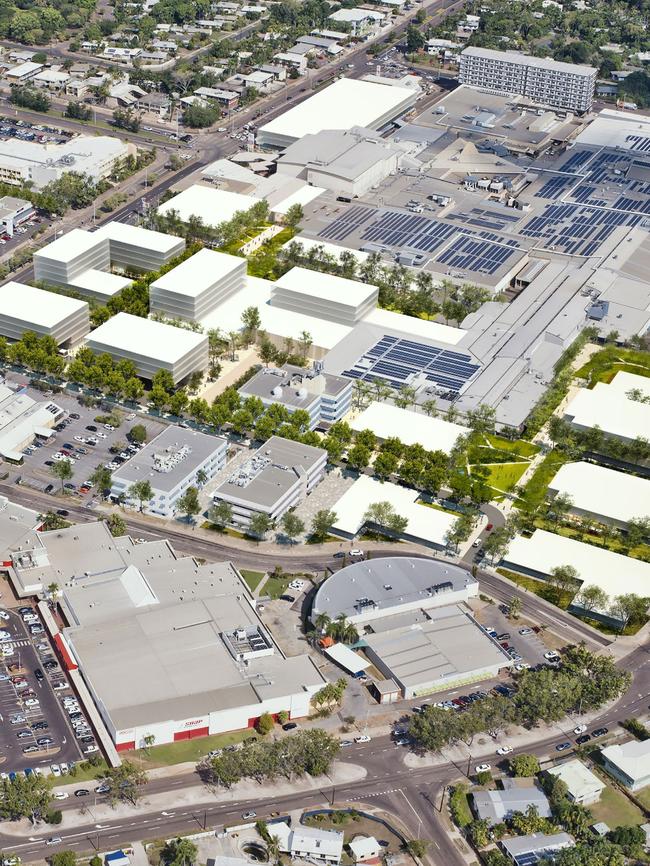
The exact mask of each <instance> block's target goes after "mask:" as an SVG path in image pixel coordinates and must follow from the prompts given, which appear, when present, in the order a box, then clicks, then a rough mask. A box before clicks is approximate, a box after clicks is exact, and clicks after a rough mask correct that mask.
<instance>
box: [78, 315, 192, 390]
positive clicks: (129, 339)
mask: <svg viewBox="0 0 650 866" xmlns="http://www.w3.org/2000/svg"><path fill="white" fill-rule="evenodd" d="M87 346H88V348H89V349H91V350H92V351H93V352H94V353H95V354H97V355H101V354H102V353H103V352H106V353H107V354H109V355H110V356H111V357H112V358H113V359H114V360H115V361H121V360H122V359H124V358H127V359H128V360H130V361H133V363H134V364H135V367H136V370H137V371H138V376H142V378H143V379H152V378H153V376H154V374H155V373H156V372H157V371H158V370H161V369H163V370H168V371H169V372H170V373H171V375H172V378H173V380H174V384H177V383H178V382H182V381H184V380H185V379H187V378H188V376H190V375H191V374H192V373H194V372H196V371H203V370H205V369H206V367H207V366H208V337H207V335H206V334H196V333H194V332H193V331H188V330H185V329H184V328H175V327H174V326H173V325H167V324H164V323H162V322H154V321H152V320H151V319H142V318H140V317H139V316H132V315H130V314H129V313H118V314H117V315H116V316H113V317H112V318H110V319H108V321H107V322H104V324H103V325H100V326H99V328H96V329H95V330H94V331H92V332H91V333H90V335H89V337H88V341H87Z"/></svg>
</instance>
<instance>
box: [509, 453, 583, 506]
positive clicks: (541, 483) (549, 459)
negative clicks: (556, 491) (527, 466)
mask: <svg viewBox="0 0 650 866" xmlns="http://www.w3.org/2000/svg"><path fill="white" fill-rule="evenodd" d="M570 460H571V458H570V457H569V456H568V455H567V454H564V453H563V452H562V451H558V450H557V449H553V451H550V452H549V453H548V454H547V455H546V457H545V458H544V460H543V461H542V462H541V463H540V465H539V466H538V467H537V469H536V470H535V472H534V473H533V477H532V478H531V479H530V481H528V483H527V484H526V488H525V490H524V494H523V496H521V497H519V498H518V499H516V500H515V506H516V507H517V508H521V509H524V510H526V511H534V510H535V509H536V508H537V507H538V506H539V505H541V504H542V502H543V501H544V497H545V496H546V491H547V489H548V485H549V484H550V483H551V481H552V480H553V478H554V477H555V473H556V472H557V471H558V469H559V468H560V467H561V466H562V465H563V464H564V463H568V462H569V461H570Z"/></svg>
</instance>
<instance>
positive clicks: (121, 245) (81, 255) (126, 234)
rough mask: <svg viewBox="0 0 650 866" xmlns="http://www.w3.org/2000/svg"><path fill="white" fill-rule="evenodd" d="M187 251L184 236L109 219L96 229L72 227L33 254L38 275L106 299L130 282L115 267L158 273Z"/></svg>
mask: <svg viewBox="0 0 650 866" xmlns="http://www.w3.org/2000/svg"><path fill="white" fill-rule="evenodd" d="M184 249H185V240H184V239H183V238H178V237H175V236H174V235H166V234H163V233H162V232H155V231H150V230H149V229H143V228H140V227H139V226H130V225H127V224H126V223H116V222H113V223H109V224H108V225H106V226H102V228H100V229H98V230H97V231H96V232H86V231H84V230H83V229H73V230H72V231H70V232H68V233H67V234H65V235H62V236H61V237H60V238H57V239H56V240H55V241H52V243H51V244H48V245H47V246H46V247H43V248H42V249H41V250H39V251H38V252H36V253H34V277H35V278H36V280H38V281H42V282H44V283H50V284H52V285H56V286H65V287H68V288H72V289H75V291H77V292H79V293H80V294H82V295H84V296H85V297H89V298H92V299H93V300H99V301H102V302H104V303H105V302H106V301H107V300H109V299H110V298H111V297H113V295H115V294H117V293H118V292H121V291H122V289H124V288H126V287H127V286H129V285H131V280H130V279H128V278H127V277H125V276H122V275H121V274H114V273H111V267H114V268H117V269H118V270H128V271H135V272H144V271H157V270H160V268H162V267H163V265H166V264H167V263H168V262H169V261H171V260H172V259H174V258H175V257H176V256H178V255H180V254H181V253H182V252H183V250H184Z"/></svg>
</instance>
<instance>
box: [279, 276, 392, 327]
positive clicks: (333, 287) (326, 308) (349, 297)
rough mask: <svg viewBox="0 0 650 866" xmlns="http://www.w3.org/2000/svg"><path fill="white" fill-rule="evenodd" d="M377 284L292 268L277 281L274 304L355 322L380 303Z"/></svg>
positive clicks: (342, 323)
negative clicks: (378, 301)
mask: <svg viewBox="0 0 650 866" xmlns="http://www.w3.org/2000/svg"><path fill="white" fill-rule="evenodd" d="M378 296H379V289H378V288H377V286H372V285H368V284H367V283H360V282H358V281H357V280H348V279H346V278H345V277H337V276H334V275H333V274H325V273H321V272H320V271H312V270H309V269H307V268H291V270H290V271H287V273H286V274H283V276H281V277H280V279H279V280H277V281H276V283H275V287H274V289H273V293H272V295H271V304H272V306H274V307H282V309H284V310H292V311H296V312H305V313H307V314H308V315H311V316H316V318H319V319H327V320H330V321H332V322H338V323H339V324H341V325H356V324H357V323H358V322H360V321H361V320H362V319H363V318H365V316H367V315H368V313H370V312H371V310H373V309H374V308H375V307H376V306H377V299H378Z"/></svg>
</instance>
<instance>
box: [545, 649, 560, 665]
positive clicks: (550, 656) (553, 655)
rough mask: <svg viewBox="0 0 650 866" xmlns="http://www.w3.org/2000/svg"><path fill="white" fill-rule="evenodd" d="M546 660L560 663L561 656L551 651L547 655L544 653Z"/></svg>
mask: <svg viewBox="0 0 650 866" xmlns="http://www.w3.org/2000/svg"><path fill="white" fill-rule="evenodd" d="M544 658H545V659H546V660H547V661H549V662H554V661H558V659H559V658H560V656H559V654H558V653H556V652H555V650H549V651H548V652H547V653H544Z"/></svg>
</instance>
